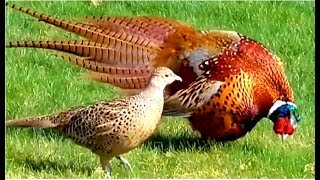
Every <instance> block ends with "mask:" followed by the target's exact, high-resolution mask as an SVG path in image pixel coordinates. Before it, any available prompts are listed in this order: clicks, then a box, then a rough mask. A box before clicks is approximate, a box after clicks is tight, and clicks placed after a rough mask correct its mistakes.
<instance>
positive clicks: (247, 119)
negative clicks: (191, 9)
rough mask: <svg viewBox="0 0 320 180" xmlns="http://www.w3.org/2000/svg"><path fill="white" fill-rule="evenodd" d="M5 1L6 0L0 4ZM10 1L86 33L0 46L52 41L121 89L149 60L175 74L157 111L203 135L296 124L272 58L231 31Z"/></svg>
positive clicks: (138, 81)
mask: <svg viewBox="0 0 320 180" xmlns="http://www.w3.org/2000/svg"><path fill="white" fill-rule="evenodd" d="M7 6H8V4H7ZM10 7H11V8H13V9H15V10H18V11H21V12H24V13H26V14H28V15H31V16H33V17H35V18H37V19H38V20H39V21H43V22H45V23H48V24H51V25H53V26H56V27H59V28H62V29H64V30H67V31H70V32H73V33H76V34H78V35H80V36H82V37H85V38H86V39H87V40H77V41H25V42H21V41H20V42H9V43H7V45H6V47H34V48H45V49H53V50H57V51H61V52H65V53H69V54H72V56H68V57H66V56H64V57H63V58H64V59H65V60H67V61H69V62H71V63H73V64H76V65H78V66H81V67H83V68H85V69H88V70H89V73H88V75H89V77H91V78H92V79H94V80H97V81H101V82H105V83H109V84H112V85H114V86H116V87H119V88H121V89H123V90H125V91H126V92H128V93H137V92H139V91H141V89H142V88H144V87H145V86H146V82H148V79H149V77H150V74H151V73H152V71H153V70H154V68H156V67H159V66H165V67H168V68H170V69H172V70H173V71H174V72H175V73H176V74H178V75H179V76H181V77H182V79H183V82H175V83H173V84H171V85H170V86H168V87H167V88H166V90H165V91H166V97H165V105H164V112H163V115H169V116H184V117H187V118H188V119H189V121H190V124H191V126H192V128H193V129H194V130H196V131H199V132H200V134H201V136H202V137H203V138H204V139H214V140H217V141H228V140H236V139H239V138H240V137H243V136H244V135H245V134H247V132H249V131H251V129H252V128H253V127H254V126H255V125H256V123H257V122H258V121H259V120H260V119H262V118H263V117H268V118H269V119H270V120H271V121H272V122H273V123H274V128H273V130H274V132H275V133H276V134H279V135H281V136H282V137H287V136H288V135H292V134H293V133H294V131H295V129H296V126H297V122H298V121H299V120H300V116H299V115H298V114H297V113H296V109H297V107H296V105H295V104H294V99H293V91H292V89H291V87H290V85H289V83H288V80H287V77H286V75H285V72H284V68H283V65H282V63H281V61H280V59H279V58H278V57H277V56H276V55H273V54H272V53H270V52H269V51H268V50H267V49H266V48H265V47H264V46H263V45H262V44H261V43H259V42H257V41H255V40H252V39H250V38H248V37H245V36H243V35H241V34H239V33H236V32H233V31H221V30H211V31H197V30H196V29H194V28H192V27H190V26H188V25H186V24H183V23H181V22H178V21H175V20H172V19H166V18H161V17H147V16H142V17H99V18H96V17H91V18H90V17H87V18H84V19H81V21H79V22H78V23H73V22H67V21H63V20H59V19H55V18H53V17H50V16H47V15H44V14H40V13H37V12H34V11H31V10H29V9H26V8H23V7H19V6H16V5H10Z"/></svg>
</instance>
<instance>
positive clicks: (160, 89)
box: [141, 83, 165, 101]
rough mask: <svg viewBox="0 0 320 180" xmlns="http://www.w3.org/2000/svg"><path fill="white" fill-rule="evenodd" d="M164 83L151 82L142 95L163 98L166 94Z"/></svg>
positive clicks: (155, 98)
mask: <svg viewBox="0 0 320 180" xmlns="http://www.w3.org/2000/svg"><path fill="white" fill-rule="evenodd" d="M164 88H165V86H164V85H161V84H160V85H159V84H152V83H150V84H149V85H148V86H147V87H146V88H145V89H144V90H143V91H142V92H141V95H142V96H144V97H146V98H149V99H150V98H151V99H154V100H160V101H161V100H162V101H163V98H164V97H163V96H164Z"/></svg>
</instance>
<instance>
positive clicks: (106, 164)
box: [100, 158, 111, 179]
mask: <svg viewBox="0 0 320 180" xmlns="http://www.w3.org/2000/svg"><path fill="white" fill-rule="evenodd" d="M100 162H101V166H102V169H104V172H105V174H106V177H107V178H108V179H111V167H110V163H109V160H105V159H103V158H100Z"/></svg>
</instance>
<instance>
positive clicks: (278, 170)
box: [6, 1, 315, 178]
mask: <svg viewBox="0 0 320 180" xmlns="http://www.w3.org/2000/svg"><path fill="white" fill-rule="evenodd" d="M16 3H17V4H18V5H22V6H25V7H27V8H31V9H33V10H36V11H39V12H42V13H46V14H49V15H52V16H54V17H58V18H62V19H73V18H75V17H84V16H86V15H89V16H90V15H97V16H98V15H129V16H130V15H161V16H165V17H171V18H175V19H178V20H181V21H184V22H186V23H188V24H191V25H193V26H194V27H197V28H198V29H225V30H234V31H238V32H240V33H242V34H245V35H247V36H249V37H251V38H253V39H256V40H258V41H260V42H262V43H263V44H265V45H266V46H267V47H268V48H269V49H270V50H271V51H272V52H274V53H275V54H277V55H278V56H279V57H280V58H281V59H282V60H283V62H284V64H285V67H286V72H287V75H288V78H289V80H290V82H291V85H292V87H293V89H294V91H295V101H296V104H297V105H298V107H299V110H300V113H301V115H302V118H303V119H302V122H301V123H300V125H299V127H298V130H297V132H296V134H295V135H294V136H292V137H290V138H289V139H288V140H287V141H285V142H282V141H281V140H280V138H278V137H277V136H276V135H275V134H274V133H273V130H272V124H271V123H270V122H269V120H267V119H263V120H261V122H259V123H258V125H257V126H256V127H255V128H254V129H253V130H252V131H251V132H250V133H249V134H247V135H246V136H245V137H244V138H242V139H239V140H237V141H235V142H228V143H225V144H217V143H213V142H207V143H205V142H202V141H201V140H198V138H197V135H196V134H195V133H193V132H192V130H191V129H190V127H189V126H188V122H187V121H186V120H184V119H181V118H165V120H164V122H163V123H162V125H161V126H160V128H159V129H158V131H157V133H156V134H155V135H154V137H152V138H151V139H150V140H149V141H148V142H146V143H145V144H143V145H142V146H141V147H139V148H137V149H135V150H133V151H131V152H129V153H128V154H126V155H125V157H126V158H127V159H128V160H129V161H130V163H131V165H132V166H133V169H134V174H130V173H126V172H125V170H124V168H123V167H122V166H120V163H119V162H118V161H116V160H113V161H112V162H111V163H112V168H113V169H112V170H113V171H112V176H113V177H114V178H187V177H191V178H313V177H314V172H313V169H312V167H313V166H314V161H315V156H314V153H315V150H314V146H315V143H314V142H315V141H314V135H315V128H314V124H315V123H314V121H315V117H314V114H315V113H314V96H315V94H314V93H315V92H314V76H315V74H314V62H315V60H314V48H315V47H314V34H315V32H314V3H313V2H104V3H103V4H102V5H100V6H99V7H97V8H95V7H94V6H93V5H92V4H91V3H90V2H67V1H65V2H21V1H19V2H16ZM6 10H7V12H6V26H7V27H6V41H16V40H64V39H76V38H78V37H76V36H74V35H73V34H71V33H68V32H65V31H62V30H60V29H58V28H54V27H53V26H50V25H47V24H45V23H42V22H38V21H37V20H35V19H34V18H31V17H29V16H27V15H25V14H23V13H20V12H17V11H12V10H11V9H8V8H7V9H6ZM54 54H56V53H55V52H54V51H48V50H39V49H32V48H29V49H26V48H21V49H7V50H6V119H15V118H22V117H29V116H37V115H44V114H49V113H54V112H59V111H61V110H64V109H67V108H69V107H74V106H78V105H84V104H90V103H91V102H94V101H98V100H102V99H111V98H114V97H117V96H119V94H117V92H116V91H115V89H114V88H113V87H111V86H109V85H105V84H101V83H97V82H92V81H88V80H84V79H82V77H81V74H82V73H83V72H84V70H83V69H81V68H78V67H75V66H72V65H70V64H69V63H67V62H65V61H63V60H62V59H60V58H57V57H55V56H54ZM99 166H100V163H99V160H98V158H97V157H96V156H95V155H93V154H92V153H91V152H90V151H89V150H87V149H85V148H82V147H80V146H77V145H75V144H73V143H72V141H71V140H69V139H66V138H64V137H63V136H61V134H59V133H56V132H53V131H50V130H39V129H10V130H6V176H7V178H103V177H104V173H103V172H102V171H101V170H98V167H99Z"/></svg>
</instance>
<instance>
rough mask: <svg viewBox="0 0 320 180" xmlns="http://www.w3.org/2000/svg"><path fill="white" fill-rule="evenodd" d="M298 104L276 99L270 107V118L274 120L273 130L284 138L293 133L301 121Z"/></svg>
mask: <svg viewBox="0 0 320 180" xmlns="http://www.w3.org/2000/svg"><path fill="white" fill-rule="evenodd" d="M296 110H297V106H296V105H295V104H293V103H291V102H284V101H276V103H275V104H274V105H273V106H272V107H271V108H270V110H269V113H268V118H269V119H270V120H271V121H273V123H274V125H273V130H274V132H275V133H276V134H278V135H279V136H280V137H281V139H282V140H285V139H286V138H287V137H289V136H290V135H292V134H293V133H294V132H295V130H296V128H297V126H298V122H299V121H300V116H299V115H298V114H297V113H296Z"/></svg>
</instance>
